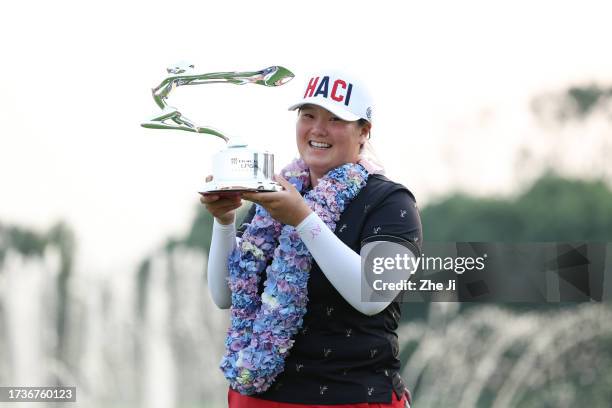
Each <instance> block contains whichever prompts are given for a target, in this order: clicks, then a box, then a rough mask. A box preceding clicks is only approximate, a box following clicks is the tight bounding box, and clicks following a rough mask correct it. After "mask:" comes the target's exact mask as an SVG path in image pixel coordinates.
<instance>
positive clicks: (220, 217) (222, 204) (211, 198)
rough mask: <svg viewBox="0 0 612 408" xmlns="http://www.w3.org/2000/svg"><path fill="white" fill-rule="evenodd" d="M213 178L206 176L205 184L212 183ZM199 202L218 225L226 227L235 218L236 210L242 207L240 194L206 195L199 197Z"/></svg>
mask: <svg viewBox="0 0 612 408" xmlns="http://www.w3.org/2000/svg"><path fill="white" fill-rule="evenodd" d="M212 179H213V176H210V175H209V176H207V177H206V182H209V181H212ZM200 202H201V203H202V204H203V205H204V207H206V209H207V210H208V212H209V213H211V214H212V216H213V217H215V218H216V219H217V221H218V222H219V223H220V224H224V225H228V224H231V223H233V222H234V220H235V218H236V209H237V208H240V206H241V205H242V200H241V199H240V194H238V193H236V194H235V195H233V194H232V195H230V194H223V195H222V196H221V195H218V194H206V195H202V196H201V197H200Z"/></svg>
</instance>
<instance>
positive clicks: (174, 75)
mask: <svg viewBox="0 0 612 408" xmlns="http://www.w3.org/2000/svg"><path fill="white" fill-rule="evenodd" d="M194 68H195V67H194V65H192V64H179V65H176V66H173V67H170V68H167V71H168V74H170V76H168V77H167V78H165V79H164V80H163V81H162V82H161V83H160V84H159V85H158V86H157V87H155V88H153V90H152V91H153V99H154V100H155V103H156V104H157V105H158V106H159V107H160V108H161V110H162V111H161V113H160V114H159V115H157V116H155V117H153V118H151V119H150V120H149V121H148V122H145V123H142V126H143V127H146V128H151V129H173V130H185V131H188V132H196V133H207V134H209V135H214V136H217V137H220V138H221V139H223V140H225V142H226V143H227V147H226V148H225V149H223V150H221V151H220V152H218V153H216V154H215V155H214V156H213V179H212V181H210V182H207V183H206V184H205V185H204V187H203V188H202V190H201V192H202V193H204V194H208V193H236V192H240V191H261V192H266V191H280V190H282V187H281V186H280V185H279V184H278V183H276V182H275V181H274V179H273V177H274V155H273V154H272V153H270V152H267V151H258V150H255V149H251V148H249V147H248V145H247V144H246V143H243V142H241V141H239V140H237V139H235V138H234V139H233V140H230V138H229V137H228V136H227V135H225V134H223V133H221V132H220V131H219V130H217V129H214V128H212V127H210V126H197V125H196V124H195V123H194V122H193V121H191V120H189V119H187V118H186V117H185V116H183V114H181V112H179V110H178V109H176V108H174V107H172V106H170V105H168V104H167V103H166V99H168V95H170V92H171V91H172V90H173V89H174V88H176V87H177V86H181V85H201V84H213V83H230V84H235V85H244V84H248V83H251V84H257V85H264V86H280V85H283V84H285V83H287V82H288V81H290V80H291V79H292V78H293V77H294V75H293V73H292V72H291V71H289V70H288V69H286V68H283V67H280V66H272V67H268V68H265V69H262V70H260V71H248V72H211V73H208V74H197V73H195V71H194Z"/></svg>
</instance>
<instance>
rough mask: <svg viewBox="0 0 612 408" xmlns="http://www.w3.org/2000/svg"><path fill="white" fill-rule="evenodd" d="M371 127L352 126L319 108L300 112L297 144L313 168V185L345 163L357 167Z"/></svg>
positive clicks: (301, 153)
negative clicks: (361, 149) (354, 164)
mask: <svg viewBox="0 0 612 408" xmlns="http://www.w3.org/2000/svg"><path fill="white" fill-rule="evenodd" d="M369 131H370V124H369V123H368V124H366V125H363V126H360V125H359V121H354V122H348V121H345V120H342V119H340V118H339V117H337V116H336V115H334V114H333V113H331V112H330V111H328V110H326V109H324V108H321V107H320V106H316V105H304V106H302V107H301V108H300V111H299V114H298V120H297V124H296V142H297V146H298V151H299V152H300V156H301V158H302V159H303V160H304V162H305V163H306V165H307V166H308V167H309V168H310V173H311V179H312V182H313V185H316V181H317V180H318V179H319V178H321V177H323V176H324V175H325V173H327V172H328V171H330V170H331V169H334V168H336V167H338V166H341V165H343V164H345V163H356V162H357V161H358V160H359V150H360V147H361V145H362V144H364V143H365V142H366V140H367V136H368V134H369Z"/></svg>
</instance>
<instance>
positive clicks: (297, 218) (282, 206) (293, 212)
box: [241, 174, 312, 227]
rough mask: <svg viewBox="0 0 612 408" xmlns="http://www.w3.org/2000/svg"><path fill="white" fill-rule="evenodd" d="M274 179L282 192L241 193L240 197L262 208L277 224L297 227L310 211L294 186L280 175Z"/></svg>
mask: <svg viewBox="0 0 612 408" xmlns="http://www.w3.org/2000/svg"><path fill="white" fill-rule="evenodd" d="M274 179H275V180H276V182H277V183H278V184H280V185H281V186H283V187H284V188H285V189H284V190H283V191H279V192H274V193H242V194H241V197H242V198H243V199H245V200H248V201H252V202H254V203H257V204H259V205H261V206H262V207H264V208H265V209H266V210H267V211H268V212H269V213H270V215H271V216H272V218H274V219H275V220H277V221H278V222H280V223H282V224H287V225H293V226H294V227H295V226H297V225H298V224H299V223H300V222H302V221H304V219H305V218H306V217H308V216H309V215H310V213H311V212H312V210H311V209H310V207H308V205H307V204H306V202H305V201H304V198H303V197H302V196H301V194H300V193H299V192H298V191H297V189H296V188H295V186H294V185H293V184H291V183H290V182H288V181H287V180H285V179H284V178H283V177H282V176H281V175H278V174H277V175H275V176H274Z"/></svg>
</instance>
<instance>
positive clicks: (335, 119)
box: [329, 116, 342, 122]
mask: <svg viewBox="0 0 612 408" xmlns="http://www.w3.org/2000/svg"><path fill="white" fill-rule="evenodd" d="M329 120H330V121H332V122H337V121H339V120H342V119H340V118H339V117H337V116H332V117H331V118H329Z"/></svg>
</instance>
